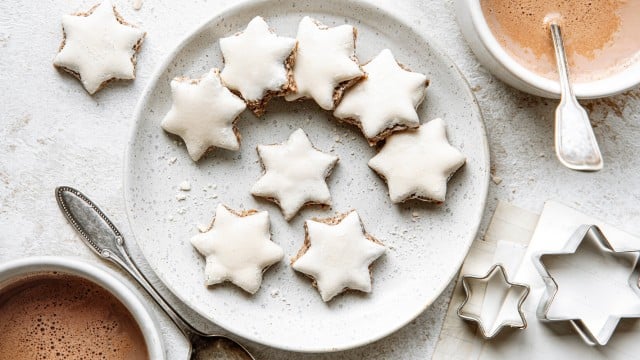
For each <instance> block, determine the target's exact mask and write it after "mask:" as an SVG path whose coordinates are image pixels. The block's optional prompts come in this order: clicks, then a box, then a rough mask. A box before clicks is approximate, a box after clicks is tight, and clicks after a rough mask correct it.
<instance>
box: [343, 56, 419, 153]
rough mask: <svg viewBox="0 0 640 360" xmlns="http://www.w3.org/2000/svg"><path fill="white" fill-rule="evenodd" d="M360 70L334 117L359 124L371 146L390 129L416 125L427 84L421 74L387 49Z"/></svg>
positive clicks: (415, 126)
mask: <svg viewBox="0 0 640 360" xmlns="http://www.w3.org/2000/svg"><path fill="white" fill-rule="evenodd" d="M362 69H363V70H364V71H365V72H366V73H367V77H366V78H365V79H363V80H361V81H359V82H358V83H357V84H355V85H354V86H353V87H352V88H350V89H349V90H347V91H346V92H345V94H344V96H343V97H342V100H340V103H339V104H338V107H337V108H336V110H335V111H334V112H333V115H334V116H335V117H337V118H339V119H342V120H344V121H346V122H349V123H352V124H355V125H357V126H358V127H360V129H361V130H362V133H363V134H364V136H365V137H366V138H367V140H369V144H371V145H375V144H376V143H377V142H378V141H380V140H383V139H384V138H386V137H387V136H389V135H391V133H392V132H394V131H398V130H404V129H408V128H417V127H418V126H420V119H419V118H418V113H417V112H416V108H417V107H418V105H420V103H421V102H422V100H423V99H424V96H425V92H426V91H425V90H426V88H427V85H428V84H429V82H428V80H427V77H426V76H425V75H424V74H420V73H415V72H411V71H408V70H405V69H403V68H402V67H401V66H400V65H399V64H398V63H397V62H396V59H395V58H394V57H393V54H392V53H391V51H390V50H388V49H385V50H382V52H380V54H378V56H376V57H375V58H373V60H371V61H370V62H369V63H367V64H366V65H364V66H363V67H362Z"/></svg>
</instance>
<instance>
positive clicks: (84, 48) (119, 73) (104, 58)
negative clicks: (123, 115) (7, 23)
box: [53, 1, 146, 94]
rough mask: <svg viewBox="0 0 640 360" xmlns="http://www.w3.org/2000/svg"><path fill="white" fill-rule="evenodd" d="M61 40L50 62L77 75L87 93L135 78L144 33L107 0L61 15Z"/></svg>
mask: <svg viewBox="0 0 640 360" xmlns="http://www.w3.org/2000/svg"><path fill="white" fill-rule="evenodd" d="M62 31H63V33H64V40H63V41H62V46H61V47H60V52H59V53H58V55H56V57H55V59H54V60H53V65H54V66H56V67H58V68H61V69H63V70H65V71H67V72H69V73H71V74H72V75H74V76H75V77H77V78H78V79H79V80H80V81H81V82H82V85H83V86H84V88H85V89H86V90H87V92H89V94H94V93H95V92H96V91H98V90H100V88H102V86H103V85H104V84H105V83H106V82H107V81H109V80H112V79H134V78H135V64H136V53H137V52H138V49H139V48H140V45H141V44H142V41H143V40H144V37H145V35H146V33H145V32H144V31H142V30H140V29H138V28H136V27H134V26H131V25H129V24H127V23H126V22H125V21H124V20H123V19H122V18H121V17H120V15H119V14H118V13H117V12H116V10H115V8H114V7H113V6H112V5H111V3H110V2H109V1H104V2H102V3H101V4H100V5H97V6H95V7H93V8H92V9H91V10H89V11H88V12H86V13H80V14H75V15H64V16H63V17H62Z"/></svg>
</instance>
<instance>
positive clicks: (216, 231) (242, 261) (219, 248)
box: [191, 204, 284, 294]
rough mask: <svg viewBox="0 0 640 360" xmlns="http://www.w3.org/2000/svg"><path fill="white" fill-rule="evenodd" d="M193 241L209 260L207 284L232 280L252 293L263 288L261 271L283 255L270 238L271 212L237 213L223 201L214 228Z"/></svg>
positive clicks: (196, 236) (206, 268) (214, 221)
mask: <svg viewBox="0 0 640 360" xmlns="http://www.w3.org/2000/svg"><path fill="white" fill-rule="evenodd" d="M191 244H192V245H193V246H194V247H195V248H196V250H198V252H199V253H200V254H202V255H203V256H204V257H205V259H206V266H205V269H204V272H205V283H206V285H214V284H219V283H222V282H224V281H230V282H231V283H233V284H235V285H237V286H239V287H240V288H242V289H243V290H244V291H246V292H248V293H250V294H255V292H256V291H258V289H259V288H260V284H261V283H262V273H263V272H264V271H266V270H267V268H269V266H271V265H273V264H275V263H277V262H278V261H280V260H282V257H283V256H284V252H283V251H282V248H280V246H278V245H276V244H275V243H274V242H272V241H271V233H270V232H269V213H268V212H266V211H257V210H248V211H244V212H235V211H233V210H231V209H229V208H227V207H226V206H224V205H222V204H220V205H218V208H217V209H216V215H215V219H214V220H213V224H212V226H211V229H210V230H209V231H207V232H204V233H202V234H198V235H195V236H194V237H192V238H191Z"/></svg>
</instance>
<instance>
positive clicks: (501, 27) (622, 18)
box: [480, 0, 640, 82]
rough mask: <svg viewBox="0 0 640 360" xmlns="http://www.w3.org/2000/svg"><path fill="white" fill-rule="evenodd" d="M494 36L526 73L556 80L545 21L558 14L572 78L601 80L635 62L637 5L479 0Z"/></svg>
mask: <svg viewBox="0 0 640 360" xmlns="http://www.w3.org/2000/svg"><path fill="white" fill-rule="evenodd" d="M480 5H481V7H482V11H483V14H484V16H485V18H486V20H487V24H488V25H489V28H490V29H491V32H492V33H493V35H494V37H495V38H496V39H497V40H498V42H499V43H500V44H501V45H502V47H503V48H504V49H505V50H506V51H507V52H508V53H509V54H510V55H511V56H512V57H513V58H514V59H516V61H518V62H519V63H520V64H522V65H523V66H525V67H526V68H528V69H530V70H532V71H534V72H536V73H538V74H540V75H542V76H545V77H547V78H550V79H557V72H556V63H555V55H554V50H553V43H552V41H551V36H550V33H549V29H548V26H547V25H546V24H545V21H544V20H545V17H547V16H548V15H549V14H554V13H555V14H559V16H560V25H561V29H562V35H563V39H564V43H565V48H566V51H567V55H568V56H567V57H568V60H569V66H570V71H571V75H572V78H573V80H574V81H576V82H586V81H592V80H597V79H601V78H604V77H606V76H608V75H611V74H612V73H615V72H618V71H620V70H622V69H624V68H625V67H627V66H629V65H630V64H631V63H633V62H635V61H637V60H638V58H639V57H640V37H638V36H637V34H638V33H639V32H640V1H637V0H590V1H560V0H480Z"/></svg>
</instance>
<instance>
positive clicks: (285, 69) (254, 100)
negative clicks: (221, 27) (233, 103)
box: [220, 16, 297, 116]
mask: <svg viewBox="0 0 640 360" xmlns="http://www.w3.org/2000/svg"><path fill="white" fill-rule="evenodd" d="M296 44H297V41H296V39H293V38H288V37H282V36H278V35H276V34H275V33H274V32H273V31H272V30H271V29H269V25H267V23H266V22H265V21H264V19H263V18H262V17H260V16H256V17H255V18H253V20H251V22H249V25H247V28H246V29H245V30H244V31H242V32H240V33H237V34H235V35H232V36H229V37H225V38H221V39H220V50H221V52H222V56H223V58H224V69H222V72H221V73H220V77H221V78H222V82H224V84H225V85H226V86H227V87H228V88H229V89H231V90H232V91H235V92H238V93H239V94H240V95H241V96H242V98H244V100H245V101H246V102H247V106H248V107H249V109H251V110H252V111H253V112H254V113H255V114H256V115H257V116H260V115H262V114H263V113H264V111H265V106H266V105H267V102H268V101H269V99H270V98H271V97H272V96H281V95H284V94H286V93H288V92H290V91H291V90H294V89H295V85H294V83H293V79H292V73H291V67H292V65H293V62H294V59H295V50H296Z"/></svg>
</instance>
